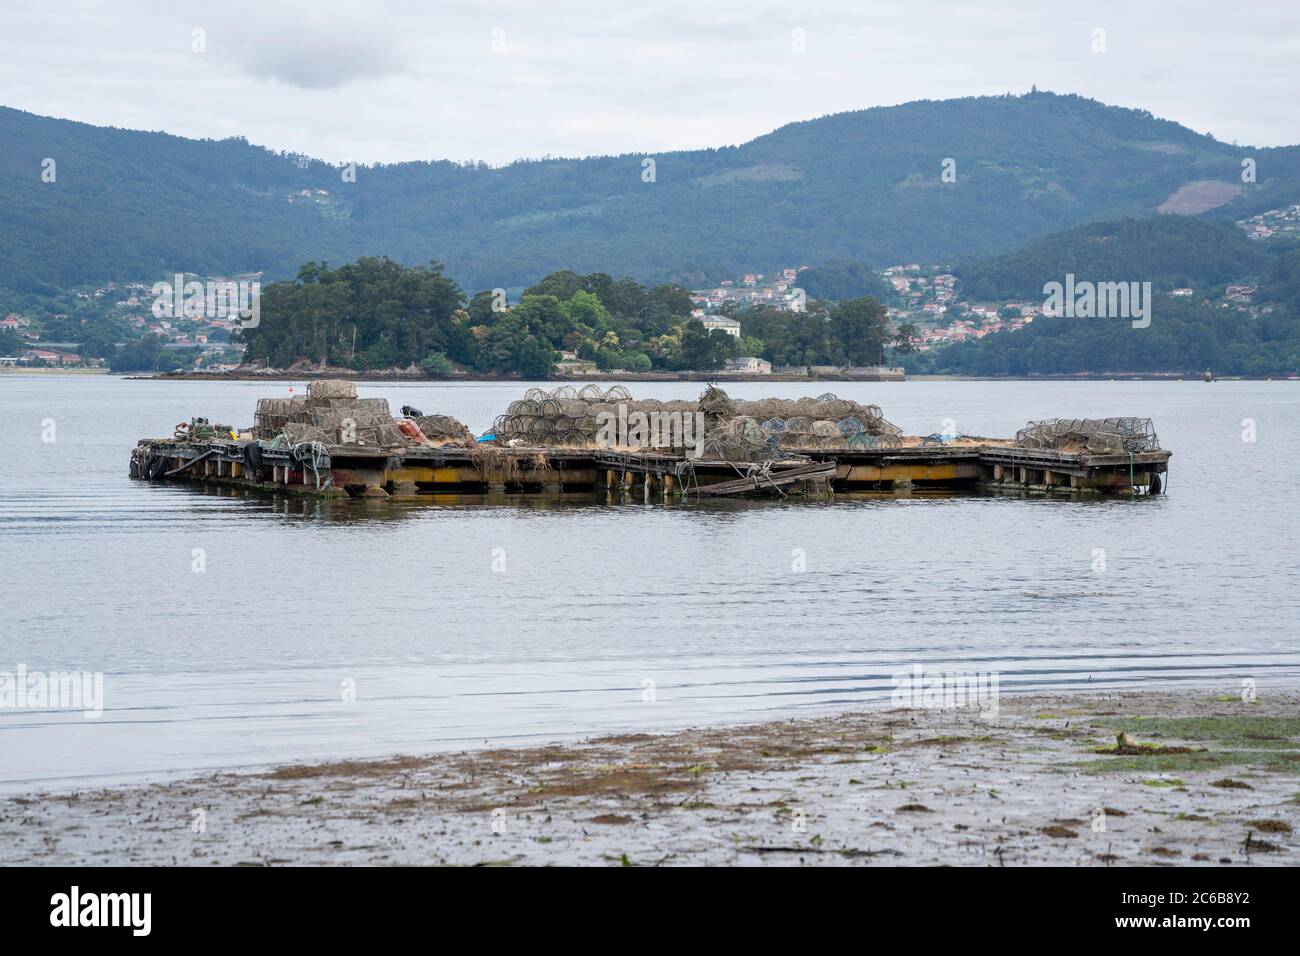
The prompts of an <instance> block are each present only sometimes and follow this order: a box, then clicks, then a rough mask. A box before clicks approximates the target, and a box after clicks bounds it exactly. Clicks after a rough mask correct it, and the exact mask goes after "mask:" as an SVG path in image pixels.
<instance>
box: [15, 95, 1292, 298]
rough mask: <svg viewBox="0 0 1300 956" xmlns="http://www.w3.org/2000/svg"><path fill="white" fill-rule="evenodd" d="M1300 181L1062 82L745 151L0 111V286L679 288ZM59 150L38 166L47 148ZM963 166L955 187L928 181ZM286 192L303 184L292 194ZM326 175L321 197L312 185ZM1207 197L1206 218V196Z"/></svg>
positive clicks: (1264, 203)
mask: <svg viewBox="0 0 1300 956" xmlns="http://www.w3.org/2000/svg"><path fill="white" fill-rule="evenodd" d="M1247 155H1249V156H1251V157H1254V158H1256V160H1257V162H1258V166H1259V172H1258V176H1259V181H1258V182H1257V183H1255V184H1251V185H1249V186H1247V187H1246V188H1245V190H1244V195H1243V196H1242V197H1241V198H1239V199H1237V200H1235V201H1234V202H1233V203H1231V204H1229V205H1228V206H1226V207H1224V209H1223V211H1222V212H1221V213H1219V211H1216V213H1215V214H1221V215H1231V214H1232V211H1233V210H1234V209H1237V208H1240V209H1246V208H1256V207H1259V208H1267V207H1268V205H1269V204H1270V201H1271V200H1272V199H1273V197H1277V196H1282V195H1288V196H1289V195H1292V194H1294V191H1295V190H1296V189H1297V188H1298V187H1300V147H1282V148H1275V149H1261V150H1249V149H1246V148H1243V147H1234V146H1231V145H1228V144H1225V143H1220V142H1218V141H1216V140H1214V139H1213V138H1212V137H1209V136H1204V135H1201V134H1198V133H1195V132H1193V131H1191V130H1189V129H1186V128H1185V127H1182V126H1180V125H1178V124H1177V123H1174V122H1172V121H1169V120H1162V119H1157V118H1155V117H1153V116H1151V115H1150V114H1149V113H1146V112H1143V111H1139V110H1131V109H1122V108H1118V107H1111V106H1106V105H1104V104H1101V103H1098V102H1096V101H1093V100H1088V99H1084V98H1082V97H1078V96H1073V95H1057V94H1052V93H1040V92H1034V93H1030V94H1026V95H1023V96H1010V95H1008V96H995V97H976V98H967V99H958V100H945V101H918V102H914V103H906V104H903V105H900V106H891V107H875V108H872V109H868V110H860V111H855V112H850V113H839V114H834V115H830V116H823V117H819V118H817V119H811V120H805V121H801V122H797V123H791V124H788V125H786V126H783V127H781V128H779V129H777V130H774V131H773V132H771V133H768V134H766V135H763V136H760V137H758V138H756V139H754V140H752V141H750V142H748V143H745V144H743V145H740V146H728V147H723V148H718V149H703V150H691V151H680V152H668V153H661V154H654V155H652V156H651V157H650V158H653V159H654V161H655V162H654V173H655V175H654V177H653V180H654V181H652V182H646V181H643V171H644V166H643V160H644V159H645V158H647V157H646V156H644V155H642V154H627V155H622V156H597V157H588V158H584V159H542V160H521V161H518V162H515V163H512V164H510V165H508V166H504V167H499V168H493V167H489V166H487V165H485V164H470V163H453V162H448V161H432V162H412V163H400V164H393V165H376V166H370V167H367V166H361V167H358V168H357V175H356V182H354V183H349V182H344V181H343V179H342V177H341V175H340V170H339V169H338V168H337V167H335V166H332V165H329V164H327V163H324V162H321V161H318V160H313V159H310V158H307V157H302V156H297V155H293V154H287V153H276V152H273V151H270V150H267V149H264V148H261V147H257V146H253V145H251V144H249V143H247V142H246V141H244V140H242V139H227V140H221V141H213V140H190V139H185V138H182V137H177V136H172V135H169V134H166V133H156V132H138V131H130V130H120V129H112V128H101V127H94V126H89V125H86V124H82V123H76V122H71V121H67V120H57V119H49V118H43V117H38V116H34V115H32V114H29V113H23V112H20V111H17V110H13V109H7V108H0V182H2V183H3V184H4V185H3V186H0V223H3V224H4V229H3V230H0V287H8V288H11V289H15V290H20V291H41V290H43V289H45V288H47V287H52V286H68V285H73V284H78V283H86V282H103V281H107V280H122V279H131V278H147V277H149V276H156V275H163V274H167V273H171V272H175V271H191V272H197V273H201V274H229V273H236V272H249V271H264V272H265V273H266V277H267V279H277V278H288V277H292V276H293V275H294V274H295V272H296V270H297V268H298V266H299V265H300V264H301V263H302V262H304V261H308V260H316V261H328V262H334V263H338V262H348V261H353V260H356V259H357V258H359V257H361V256H366V255H373V256H389V257H391V258H393V259H394V260H396V261H399V262H404V263H407V264H414V263H422V262H427V261H429V260H430V259H437V260H438V261H440V262H442V263H443V264H444V266H445V267H446V270H447V273H448V274H449V275H453V276H455V277H456V278H457V280H458V281H459V282H461V283H462V284H463V286H464V287H465V288H474V289H480V288H494V287H502V288H521V287H523V286H526V285H529V284H531V283H533V282H535V281H537V280H538V279H540V278H541V277H542V276H544V275H546V274H549V273H551V272H554V271H557V270H561V269H574V270H576V271H579V272H594V271H603V272H608V273H611V274H616V275H622V274H626V275H631V276H633V277H635V278H637V279H639V280H641V281H646V282H665V281H675V282H681V283H683V284H686V285H695V284H697V283H702V282H705V281H711V280H716V279H720V278H724V277H729V276H734V275H736V274H738V273H742V272H745V271H751V270H765V269H771V268H774V267H776V266H779V265H790V264H800V265H803V264H821V263H825V262H829V261H835V260H841V261H858V262H866V263H871V264H873V265H877V266H880V265H886V264H890V263H894V262H902V261H937V260H946V259H955V258H957V257H972V256H985V255H990V254H995V253H999V252H1004V251H1007V250H1010V249H1014V248H1016V247H1017V246H1020V245H1022V244H1024V243H1026V242H1028V241H1030V240H1033V239H1035V238H1038V237H1040V236H1043V235H1046V234H1048V233H1051V232H1055V231H1058V230H1060V229H1062V228H1068V227H1070V226H1075V225H1080V224H1083V223H1088V222H1093V221H1097V220H1106V219H1117V218H1121V217H1125V216H1142V215H1147V214H1150V213H1152V212H1153V211H1154V210H1155V209H1156V208H1157V207H1158V206H1159V205H1160V203H1162V202H1163V201H1164V200H1165V199H1166V198H1167V197H1169V196H1170V195H1171V194H1172V193H1174V192H1175V191H1176V190H1177V189H1178V188H1179V186H1181V185H1184V184H1186V183H1188V182H1192V181H1197V180H1204V179H1213V180H1220V181H1224V182H1230V183H1237V182H1239V180H1240V162H1241V159H1242V158H1243V157H1245V156H1247ZM45 158H52V159H54V160H55V162H56V163H57V166H56V172H57V179H56V181H55V182H43V181H42V178H41V170H42V161H43V160H44V159H45ZM948 158H951V159H953V160H954V161H955V163H956V174H957V179H956V182H952V183H945V182H942V181H941V179H940V173H941V169H942V166H941V164H942V163H943V161H944V160H945V159H948ZM303 190H308V191H309V194H308V195H306V196H304V195H303V194H302V191H303ZM318 191H324V192H318ZM1211 215H1214V214H1211Z"/></svg>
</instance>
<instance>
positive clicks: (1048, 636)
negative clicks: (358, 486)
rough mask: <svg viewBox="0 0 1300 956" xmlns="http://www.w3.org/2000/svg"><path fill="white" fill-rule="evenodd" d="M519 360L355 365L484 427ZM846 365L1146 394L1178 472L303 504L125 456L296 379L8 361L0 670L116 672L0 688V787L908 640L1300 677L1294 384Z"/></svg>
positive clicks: (450, 731)
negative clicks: (931, 490) (986, 488)
mask: <svg viewBox="0 0 1300 956" xmlns="http://www.w3.org/2000/svg"><path fill="white" fill-rule="evenodd" d="M302 387H303V386H302V383H297V388H298V390H299V391H301V389H302ZM525 387H527V386H526V384H495V383H494V384H463V383H458V384H451V385H433V384H428V385H372V386H362V387H361V393H362V394H363V395H368V396H383V397H386V398H387V399H388V400H389V402H390V403H391V404H392V405H393V407H394V409H396V408H397V407H398V406H400V405H402V404H411V405H415V406H417V407H419V408H420V409H422V410H423V411H425V412H427V413H433V412H441V413H446V414H451V415H455V416H457V417H458V418H460V419H462V420H463V421H465V422H466V423H467V424H468V425H470V427H471V428H473V429H475V430H476V431H481V430H483V429H485V428H486V427H487V426H488V425H489V424H490V423H491V421H492V419H493V417H494V416H495V415H496V414H498V413H499V412H501V411H502V410H504V408H505V405H506V404H507V402H508V401H510V400H511V399H512V398H515V397H518V396H519V395H520V394H521V393H522V391H523V389H524V388H525ZM630 388H631V389H632V391H633V394H634V395H635V396H636V397H658V398H672V397H691V396H693V395H695V394H696V393H698V391H699V389H700V386H698V385H695V384H680V385H676V384H671V385H670V384H653V385H650V384H632V385H630ZM831 388H832V389H833V390H834V391H835V392H837V393H838V394H839V395H841V396H843V397H847V398H854V399H858V400H860V401H864V402H876V403H878V404H880V405H881V406H882V407H883V408H884V411H885V414H886V416H887V417H889V418H890V419H892V420H893V421H895V422H896V423H898V424H899V425H901V426H903V427H904V428H905V429H906V430H907V431H908V432H909V433H918V432H919V433H929V432H933V431H939V430H941V429H942V427H943V422H944V419H946V418H953V419H955V421H956V423H957V428H958V429H959V430H961V431H963V432H967V433H973V434H983V435H1006V434H1010V433H1013V432H1014V430H1015V429H1016V428H1018V427H1021V426H1023V425H1024V423H1025V422H1026V421H1027V420H1028V419H1031V418H1044V417H1052V416H1058V415H1060V416H1071V417H1074V416H1105V415H1119V414H1140V415H1149V416H1151V417H1152V418H1154V419H1155V422H1156V427H1157V429H1158V431H1159V433H1160V437H1161V439H1162V443H1163V444H1164V445H1165V447H1167V448H1169V449H1172V450H1173V452H1174V459H1173V461H1172V463H1171V472H1170V479H1171V480H1170V484H1169V494H1168V496H1167V497H1161V498H1155V499H1150V500H1142V501H1109V502H1074V501H1064V500H1057V501H1044V500H1017V499H1010V498H978V497H958V498H938V499H935V498H913V499H901V498H900V499H892V498H875V499H864V498H853V499H848V498H843V497H841V498H837V499H836V500H834V501H830V502H816V503H797V504H783V503H778V502H772V503H738V502H722V503H711V504H704V503H692V504H688V505H674V506H664V505H662V504H656V505H652V506H646V505H643V504H639V503H626V504H608V503H605V502H604V501H597V500H594V499H581V498H579V499H575V500H572V501H564V502H560V503H556V502H554V501H548V500H544V499H540V498H528V499H521V500H520V501H519V503H517V504H505V505H487V506H484V505H483V504H479V503H470V502H467V501H466V500H465V499H457V498H450V497H449V498H446V499H438V500H436V501H434V502H431V503H423V502H421V503H418V504H405V503H391V502H390V503H379V504H375V503H373V502H361V501H355V502H354V501H345V502H329V503H315V502H306V503H304V502H301V501H298V500H291V499H290V500H286V499H283V498H275V499H272V498H260V497H248V496H244V495H241V494H235V493H217V492H205V491H200V490H195V489H191V488H186V487H181V486H174V487H164V486H151V485H148V484H145V483H141V482H134V481H130V480H129V479H128V478H127V477H126V470H127V460H128V457H129V453H130V449H131V448H132V446H133V445H134V442H135V440H136V439H137V438H139V437H143V436H160V435H166V434H170V433H171V431H172V428H173V426H174V425H175V424H176V423H177V422H179V421H181V420H183V419H188V418H189V417H190V416H191V415H196V414H197V415H207V416H209V417H210V418H212V419H213V420H221V421H229V422H232V423H236V424H244V425H246V424H248V423H249V422H251V419H252V412H253V406H254V403H255V401H256V399H257V398H258V397H260V396H263V395H268V394H270V395H285V394H288V384H287V383H270V384H268V383H170V382H133V381H125V380H118V379H112V378H74V377H53V376H51V377H28V376H22V377H20V376H13V375H9V376H4V375H0V448H3V455H2V456H0V671H14V670H16V669H17V668H18V666H19V665H20V664H24V665H26V666H27V668H28V669H29V670H43V669H52V670H81V671H102V672H104V680H105V696H106V709H105V713H104V715H103V716H102V717H101V718H100V719H98V720H86V719H83V717H82V715H81V714H80V713H79V712H77V713H69V712H66V711H52V710H17V709H14V708H9V709H3V708H0V785H3V786H6V787H8V788H10V789H13V788H16V787H30V786H33V785H34V784H36V783H39V785H40V786H68V785H80V784H84V783H86V782H90V781H91V780H96V781H98V780H102V779H110V778H111V779H141V778H143V777H146V776H148V777H157V776H159V775H164V774H170V773H175V772H180V771H191V770H197V769H201V768H210V767H229V766H248V765H255V764H266V763H274V762H284V761H289V760H296V759H305V758H327V757H340V756H365V755H379V754H387V753H393V752H421V751H430V750H436V749H440V748H449V747H454V748H458V749H459V748H464V747H467V746H478V745H482V744H483V743H484V742H492V743H500V742H507V741H521V740H530V739H553V738H559V737H563V736H566V735H571V734H585V733H590V732H596V731H605V730H614V729H627V728H637V729H649V728H670V727H678V726H685V725H692V724H701V723H708V722H724V721H736V720H748V719H754V718H763V717H772V716H784V715H793V714H806V713H813V712H818V711H822V710H826V709H832V710H833V709H836V708H840V709H843V708H850V707H861V706H867V705H870V704H872V703H874V702H877V701H880V700H882V699H884V698H887V696H888V693H889V691H890V689H891V686H892V685H891V683H890V680H889V678H890V675H891V674H893V673H894V672H895V671H896V670H899V669H901V668H906V667H910V666H911V665H913V664H915V663H921V664H924V665H927V666H935V667H951V668H955V667H964V668H970V669H977V670H996V671H998V672H1000V674H1001V682H1002V689H1003V691H1004V692H1005V691H1009V690H1022V689H1050V688H1065V687H1077V686H1080V685H1090V686H1092V687H1112V686H1141V687H1145V686H1151V685H1153V684H1156V683H1159V684H1171V683H1195V684H1201V685H1214V686H1222V687H1225V688H1235V687H1238V686H1240V683H1241V681H1242V680H1243V679H1245V678H1251V679H1254V680H1256V681H1257V682H1258V683H1259V684H1260V685H1261V686H1266V685H1267V684H1269V683H1270V682H1294V680H1295V678H1296V676H1297V675H1298V674H1300V638H1298V637H1297V632H1298V631H1300V628H1298V626H1297V625H1300V570H1298V568H1297V563H1298V562H1297V547H1296V542H1297V538H1298V533H1300V517H1298V516H1300V508H1298V507H1297V498H1296V495H1297V490H1298V483H1300V460H1298V458H1297V450H1300V383H1297V382H1241V383H1228V382H1221V383H1214V384H1208V385H1207V384H1205V383H1202V382H1199V381H1188V382H1159V383H1157V382H1120V383H1108V382H1095V383H1074V382H1070V383H1027V382H962V383H953V382H908V383H902V384H898V383H890V384H882V385H875V384H863V383H856V384H836V385H833V386H831ZM728 390H729V391H730V392H731V393H732V394H733V395H736V396H740V397H752V398H757V397H761V396H764V395H770V394H778V395H784V396H797V395H800V394H807V393H810V392H818V391H821V390H822V387H819V386H815V385H796V384H770V385H764V384H747V385H734V386H729V387H728ZM1247 418H1251V419H1254V421H1255V423H1256V428H1257V441H1255V442H1253V443H1251V442H1244V441H1243V440H1242V421H1243V419H1247ZM47 419H50V420H52V421H53V424H54V428H55V434H54V438H55V440H54V441H53V442H45V441H42V431H43V428H44V427H45V425H44V424H43V423H44V422H45V420H47ZM1098 548H1101V549H1104V550H1105V556H1106V565H1107V567H1106V571H1105V573H1098V572H1096V571H1094V570H1093V562H1094V549H1098ZM195 549H202V551H203V553H204V555H205V558H206V570H205V571H203V572H202V573H196V572H195V571H194V570H193V565H194V557H193V555H194V550H195ZM496 549H501V550H500V551H499V552H497V554H498V555H500V554H502V553H503V554H504V560H505V571H504V573H494V572H493V570H492V564H493V557H494V551H496ZM795 549H802V552H803V554H804V555H805V560H806V568H807V569H806V571H804V572H803V573H795V572H794V571H792V562H793V557H792V556H793V554H794V552H795ZM647 681H653V682H654V688H653V689H654V698H655V699H654V700H653V701H651V702H647V701H644V700H643V696H644V692H643V688H644V686H645V682H647ZM348 688H354V689H355V699H354V700H348V699H345V698H348V697H350V696H351V695H350V694H348V693H347V689H348Z"/></svg>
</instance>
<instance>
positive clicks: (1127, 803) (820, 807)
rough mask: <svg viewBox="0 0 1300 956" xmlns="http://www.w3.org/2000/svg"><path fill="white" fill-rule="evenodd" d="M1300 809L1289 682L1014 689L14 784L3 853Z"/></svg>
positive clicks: (835, 843)
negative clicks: (920, 704) (639, 729)
mask: <svg viewBox="0 0 1300 956" xmlns="http://www.w3.org/2000/svg"><path fill="white" fill-rule="evenodd" d="M1246 696H1247V697H1249V696H1250V695H1249V694H1248V695H1246ZM1120 734H1127V735H1128V736H1127V737H1126V738H1124V739H1123V740H1118V738H1119V735H1120ZM1117 740H1118V742H1117ZM1297 827H1300V691H1298V690H1294V689H1287V690H1277V689H1261V690H1260V691H1259V695H1258V699H1254V700H1243V699H1242V697H1241V693H1240V691H1239V690H1229V691H1226V692H1213V691H1206V690H1195V691H1164V692H1150V693H1110V694H1105V693H1095V694H1074V693H1071V694H1051V695H1033V696H1025V697H1003V698H1002V699H1001V701H1000V702H999V707H998V712H997V716H996V717H989V716H986V715H983V714H981V713H980V712H979V711H978V710H971V709H952V710H941V709H933V710H931V709H911V708H894V709H882V710H875V711H869V712H864V713H852V714H844V715H839V716H834V717H822V718H815V719H801V720H785V721H775V722H769V723H762V724H752V725H747V726H741V727H726V728H700V729H692V730H686V731H681V732H677V733H669V734H629V735H621V736H612V737H598V738H593V739H590V740H586V741H582V742H580V743H576V744H563V745H558V744H557V745H550V746H540V747H524V748H511V749H495V750H480V751H467V752H463V753H451V754H440V755H432V756H424V757H398V758H393V759H388V760H375V761H342V762H338V763H329V764H313V765H291V766H287V767H282V768H279V769H275V770H270V771H263V772H255V773H219V774H210V775H205V776H201V777H195V778H192V779H187V780H182V781H177V782H172V783H159V784H152V785H138V786H119V787H112V788H106V789H98V790H85V791H81V792H76V793H68V794H57V795H50V794H40V793H33V794H28V795H25V796H15V797H10V798H4V799H0V845H3V846H4V847H5V851H6V852H5V854H4V862H5V864H6V865H10V866H13V865H23V866H30V865H41V864H59V865H76V866H85V865H92V866H93V865H108V864H133V865H195V866H212V865H255V866H268V865H278V864H305V865H313V864H327V865H339V864H345V865H447V864H449V865H575V864H578V865H637V866H659V865H665V866H670V865H846V864H847V865H863V864H885V865H959V866H1025V865H1082V866H1107V865H1112V866H1164V865H1204V866H1260V865H1263V866H1277V865H1295V864H1296V863H1297V862H1300V841H1298V840H1297V837H1296V835H1295V829H1296V828H1297Z"/></svg>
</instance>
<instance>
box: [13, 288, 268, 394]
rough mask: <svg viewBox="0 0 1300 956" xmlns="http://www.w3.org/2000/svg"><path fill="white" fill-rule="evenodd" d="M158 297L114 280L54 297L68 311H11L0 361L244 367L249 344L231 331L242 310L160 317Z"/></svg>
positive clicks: (53, 365) (51, 365)
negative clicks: (134, 360)
mask: <svg viewBox="0 0 1300 956" xmlns="http://www.w3.org/2000/svg"><path fill="white" fill-rule="evenodd" d="M260 278H261V274H260V273H256V274H251V275H249V276H237V277H220V276H208V277H200V276H197V275H194V274H186V275H185V276H184V280H185V281H187V282H189V281H196V282H201V283H203V284H205V285H207V284H209V283H213V282H238V281H239V280H240V279H244V280H245V281H248V280H250V279H251V280H253V281H257V280H260ZM156 299H157V297H156V296H155V295H154V293H153V284H152V283H146V282H128V283H123V284H120V285H119V284H117V283H113V282H109V283H106V284H104V285H103V286H101V287H97V288H85V289H68V290H63V291H61V292H60V293H58V294H57V296H56V297H55V298H54V303H55V304H56V305H57V307H59V308H66V309H67V311H51V312H48V313H45V314H39V315H35V316H34V315H23V314H20V313H17V312H9V313H8V314H6V315H5V317H4V318H3V319H0V344H2V346H0V367H10V368H13V367H19V368H62V369H70V368H87V369H95V368H107V367H108V366H109V364H110V358H111V357H113V356H115V355H118V356H121V357H123V358H125V359H126V360H127V361H126V363H125V367H123V368H121V369H120V370H123V371H136V370H146V369H147V370H154V369H158V370H165V371H170V370H174V369H181V368H193V369H200V370H203V371H222V370H233V369H235V368H237V367H238V365H239V361H240V358H241V357H242V355H243V351H244V346H242V345H240V344H238V343H234V342H232V341H231V333H232V332H234V331H235V329H237V328H238V326H239V316H238V314H237V313H236V314H233V315H230V314H227V315H223V316H216V315H214V316H208V315H205V314H198V315H186V314H185V313H184V310H183V309H182V310H179V313H178V314H177V313H176V310H172V312H171V313H169V314H164V315H161V316H160V315H157V314H155V312H156V311H163V310H156V309H155V302H156ZM199 311H200V312H202V311H203V310H199ZM135 352H138V353H140V358H141V361H140V362H137V363H135V365H136V367H131V366H132V363H131V361H130V358H131V353H135ZM145 359H147V361H146V360H145ZM114 364H116V363H114Z"/></svg>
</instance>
